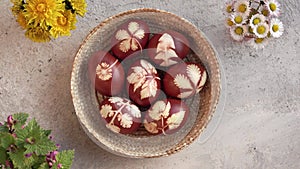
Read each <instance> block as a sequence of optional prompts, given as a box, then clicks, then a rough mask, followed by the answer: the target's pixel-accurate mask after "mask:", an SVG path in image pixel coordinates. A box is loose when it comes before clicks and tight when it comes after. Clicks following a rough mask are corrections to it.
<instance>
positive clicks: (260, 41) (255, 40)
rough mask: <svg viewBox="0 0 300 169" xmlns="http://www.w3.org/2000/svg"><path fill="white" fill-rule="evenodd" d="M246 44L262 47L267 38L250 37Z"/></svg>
mask: <svg viewBox="0 0 300 169" xmlns="http://www.w3.org/2000/svg"><path fill="white" fill-rule="evenodd" d="M247 44H248V45H249V46H252V47H254V48H255V49H257V50H258V49H263V48H264V47H265V46H266V45H267V44H268V40H267V38H251V39H250V40H249V41H247Z"/></svg>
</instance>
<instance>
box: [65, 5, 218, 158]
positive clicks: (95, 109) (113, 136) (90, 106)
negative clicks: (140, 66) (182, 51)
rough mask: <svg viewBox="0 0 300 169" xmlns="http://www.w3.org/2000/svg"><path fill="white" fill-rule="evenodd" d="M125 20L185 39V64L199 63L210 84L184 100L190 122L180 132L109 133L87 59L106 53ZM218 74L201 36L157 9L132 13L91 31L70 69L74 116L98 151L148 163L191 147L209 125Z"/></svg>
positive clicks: (172, 16)
mask: <svg viewBox="0 0 300 169" xmlns="http://www.w3.org/2000/svg"><path fill="white" fill-rule="evenodd" d="M128 19H141V20H143V21H145V22H146V23H148V25H149V27H150V31H151V33H155V32H161V31H163V30H166V29H171V30H175V31H178V32H181V33H182V34H184V35H185V36H186V37H187V38H188V39H189V41H190V43H191V45H190V48H191V49H192V51H193V52H192V53H191V54H189V56H188V57H187V60H189V61H193V62H199V63H201V64H203V65H204V66H205V68H206V70H207V72H208V79H207V82H206V85H205V87H204V88H203V90H202V91H201V92H200V93H199V94H197V95H195V96H194V97H193V98H190V99H188V100H186V103H187V104H188V105H189V107H190V115H189V118H188V121H187V122H186V124H185V125H184V126H183V128H182V129H181V130H179V131H178V132H176V133H174V134H171V135H167V136H160V135H159V136H152V135H147V134H145V133H144V132H140V133H141V134H139V132H138V133H136V134H131V135H122V134H117V133H113V132H111V131H110V130H109V129H107V128H106V127H105V123H104V122H103V120H102V119H101V116H100V114H99V106H98V101H97V97H96V95H95V90H94V89H93V88H92V87H91V86H92V85H91V84H90V80H89V78H88V74H87V71H88V59H89V57H90V56H91V55H92V54H93V53H95V52H96V51H98V50H109V49H110V45H109V43H108V42H110V38H111V37H112V34H113V33H114V32H115V30H116V29H117V27H118V26H119V25H121V24H122V23H124V22H126V21H127V20H128ZM220 83H221V81H220V71H219V63H218V60H217V56H216V52H215V51H214V49H213V48H212V46H211V44H210V43H209V42H208V40H207V39H206V37H205V36H204V34H203V33H202V32H201V31H199V30H198V29H197V28H196V27H195V26H193V25H192V24H191V23H190V22H188V21H187V20H185V19H183V18H180V17H178V16H176V15H174V14H172V13H169V12H166V11H161V10H157V9H145V8H143V9H136V10H130V11H126V12H123V13H120V14H118V15H115V16H112V17H109V18H108V19H106V20H105V21H103V22H101V23H100V24H99V25H98V26H97V27H96V28H94V29H93V30H92V31H91V32H90V33H89V35H88V36H87V38H86V39H85V40H84V41H83V43H82V45H81V46H80V48H79V50H78V52H77V54H76V56H75V59H74V64H73V70H72V77H71V93H72V97H73V103H74V107H75V111H76V115H77V117H78V120H79V122H80V124H81V125H82V127H83V129H84V130H85V132H86V133H87V135H88V136H89V137H90V138H91V139H92V140H93V141H94V142H95V143H96V144H97V145H99V146H100V147H102V148H104V149H106V150H108V151H110V152H112V153H115V154H118V155H121V156H125V157H132V158H150V157H160V156H168V155H170V154H173V153H176V152H177V151H179V150H181V149H183V148H184V147H186V146H188V145H189V144H191V143H192V142H193V141H194V140H195V139H196V138H197V137H198V136H199V135H200V134H201V133H202V132H203V130H204V129H205V127H206V126H207V124H208V122H209V121H210V119H211V117H212V115H213V113H214V111H215V109H216V106H217V103H218V100H219V96H220V89H221V87H220V86H221V85H220Z"/></svg>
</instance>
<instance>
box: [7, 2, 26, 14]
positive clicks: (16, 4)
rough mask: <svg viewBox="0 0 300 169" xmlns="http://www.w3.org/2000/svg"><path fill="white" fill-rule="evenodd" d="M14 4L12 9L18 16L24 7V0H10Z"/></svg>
mask: <svg viewBox="0 0 300 169" xmlns="http://www.w3.org/2000/svg"><path fill="white" fill-rule="evenodd" d="M10 1H11V2H12V3H13V4H14V5H13V6H12V7H11V11H12V12H13V14H14V15H15V16H18V14H19V13H20V12H22V9H23V8H24V6H23V5H24V4H23V1H22V0H10Z"/></svg>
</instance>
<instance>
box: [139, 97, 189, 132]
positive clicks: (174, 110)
mask: <svg viewBox="0 0 300 169" xmlns="http://www.w3.org/2000/svg"><path fill="white" fill-rule="evenodd" d="M188 115H189V108H188V106H187V105H186V104H185V103H184V102H183V101H181V100H178V99H164V100H158V101H157V102H155V103H154V104H153V105H152V106H151V108H150V109H149V110H148V111H147V113H146V115H145V118H144V120H143V124H144V127H145V129H146V130H147V131H148V132H149V133H151V134H154V135H157V134H164V135H167V134H172V133H175V132H176V131H178V130H179V129H180V128H182V126H183V125H184V124H185V122H186V120H187V117H188Z"/></svg>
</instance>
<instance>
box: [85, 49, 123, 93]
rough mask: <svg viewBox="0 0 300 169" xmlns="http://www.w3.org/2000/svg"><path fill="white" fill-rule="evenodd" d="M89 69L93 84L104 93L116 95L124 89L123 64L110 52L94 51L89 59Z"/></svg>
mask: <svg viewBox="0 0 300 169" xmlns="http://www.w3.org/2000/svg"><path fill="white" fill-rule="evenodd" d="M88 70H89V77H90V79H91V83H92V85H93V86H94V87H95V89H96V90H97V91H98V92H99V93H101V94H102V95H106V96H114V95H117V94H119V93H120V92H121V91H122V89H124V79H125V72H124V69H123V66H122V64H120V62H119V61H118V59H116V58H115V57H114V56H112V55H111V54H110V53H108V52H105V51H98V52H96V53H94V54H93V55H92V56H91V57H90V59H89V62H88Z"/></svg>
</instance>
